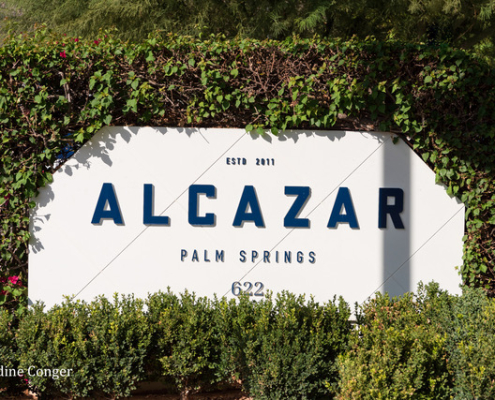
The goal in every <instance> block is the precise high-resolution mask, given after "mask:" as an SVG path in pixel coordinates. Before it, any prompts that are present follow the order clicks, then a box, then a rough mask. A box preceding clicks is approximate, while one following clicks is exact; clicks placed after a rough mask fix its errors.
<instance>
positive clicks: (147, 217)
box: [143, 183, 170, 225]
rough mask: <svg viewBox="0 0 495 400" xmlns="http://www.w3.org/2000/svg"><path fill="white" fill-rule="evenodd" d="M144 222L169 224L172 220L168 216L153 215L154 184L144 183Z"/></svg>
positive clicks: (147, 223) (148, 223)
mask: <svg viewBox="0 0 495 400" xmlns="http://www.w3.org/2000/svg"><path fill="white" fill-rule="evenodd" d="M143 224H145V225H169V224H170V220H169V218H168V217H166V216H159V215H153V185H151V184H149V183H145V184H144V210H143Z"/></svg>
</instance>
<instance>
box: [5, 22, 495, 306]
mask: <svg viewBox="0 0 495 400" xmlns="http://www.w3.org/2000/svg"><path fill="white" fill-rule="evenodd" d="M106 125H141V126H142V125H152V126H179V127H183V126H189V127H244V128H246V130H247V131H257V132H259V133H261V134H263V133H264V132H265V130H266V129H271V131H272V133H274V134H277V133H278V132H280V131H282V130H285V129H295V128H297V129H348V130H366V131H374V130H380V131H389V132H393V133H396V134H398V135H400V136H401V137H402V138H403V139H404V140H405V141H406V142H407V143H408V144H409V145H410V146H411V147H412V148H413V149H414V150H415V151H416V152H417V153H418V154H420V155H421V156H422V157H423V159H424V160H425V162H427V163H428V164H429V165H430V167H431V168H432V169H433V170H434V171H435V172H436V176H437V180H438V181H439V182H441V183H443V184H445V185H446V186H447V188H448V193H449V194H450V195H455V196H457V197H458V198H459V199H461V201H462V202H464V204H465V205H466V207H467V213H466V235H465V237H464V262H463V265H462V266H461V272H462V276H463V278H464V281H465V283H466V284H469V285H472V286H481V287H483V288H485V289H486V290H487V291H488V293H489V294H491V295H495V281H494V278H495V269H494V267H495V263H494V261H495V243H494V241H493V237H494V232H495V191H494V172H495V169H494V163H495V157H493V154H494V150H495V140H494V135H495V72H494V71H493V70H492V69H490V67H489V66H488V65H486V64H485V63H484V62H483V61H482V60H480V59H477V58H475V57H474V56H472V55H470V54H468V53H466V52H463V51H460V50H455V49H452V48H449V47H446V46H440V47H438V46H437V47H428V46H421V45H409V44H404V43H400V42H396V41H388V42H379V41H375V40H372V39H369V40H365V41H351V42H339V41H326V40H319V39H313V40H307V39H298V38H290V39H287V40H286V41H283V42H279V41H269V40H268V41H256V40H224V39H222V38H221V37H211V38H210V39H209V40H203V41H199V40H197V39H192V38H188V37H178V36H168V37H167V38H166V39H165V40H163V39H157V38H154V37H150V38H149V39H148V40H146V41H144V42H143V43H139V44H136V43H128V42H122V41H118V40H114V39H113V38H112V34H111V32H107V33H106V34H105V33H102V35H101V37H98V38H94V39H93V40H82V39H81V40H80V39H78V38H72V37H66V36H60V35H54V34H52V33H50V32H49V31H47V30H46V29H43V28H42V29H39V30H37V31H36V32H35V33H34V34H32V35H24V36H17V37H11V38H9V39H8V40H7V41H6V42H5V43H4V45H3V46H2V47H0V132H1V143H0V159H1V163H0V217H1V226H0V275H1V276H3V277H4V278H5V277H9V276H17V277H19V282H21V283H22V282H24V283H25V282H26V279H27V274H28V241H29V209H30V208H31V207H33V206H34V203H33V200H32V199H33V198H34V197H35V196H36V194H37V190H38V188H40V187H42V186H43V185H45V184H47V183H48V182H50V181H51V179H52V178H51V175H52V173H53V172H54V171H55V170H56V169H57V168H58V167H59V166H60V164H61V163H63V161H64V159H66V158H67V157H69V156H70V155H71V154H72V153H73V152H74V151H76V150H77V149H78V148H79V147H80V146H81V145H82V144H83V143H84V142H86V141H87V140H88V139H90V138H91V137H92V135H93V134H94V133H96V132H97V131H98V130H99V129H101V128H102V127H103V126H106ZM16 282H17V281H16ZM0 302H1V300H0Z"/></svg>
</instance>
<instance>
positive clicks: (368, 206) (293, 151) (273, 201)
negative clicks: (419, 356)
mask: <svg viewBox="0 0 495 400" xmlns="http://www.w3.org/2000/svg"><path fill="white" fill-rule="evenodd" d="M36 203H37V206H36V208H35V209H34V210H33V212H32V215H31V235H32V238H31V242H30V255H29V298H30V300H31V301H33V302H34V301H37V300H42V301H44V302H45V303H46V304H47V305H48V306H51V305H53V304H55V303H60V302H61V301H62V300H63V296H64V295H74V296H76V298H80V299H85V300H91V299H93V298H94V297H95V296H96V295H100V294H104V295H107V296H111V295H112V294H113V293H115V292H118V293H134V294H135V295H136V296H138V297H145V296H146V295H147V294H148V293H151V292H156V291H159V290H162V291H164V290H167V287H170V288H171V290H173V291H174V292H176V293H178V292H182V291H184V290H189V291H193V292H196V293H197V294H198V295H200V296H203V295H206V296H213V295H214V294H217V295H218V296H223V295H225V296H228V297H233V296H236V295H238V294H239V293H240V292H242V291H245V292H247V293H248V294H250V295H251V296H253V298H262V297H263V296H264V295H265V294H266V293H267V291H272V292H279V291H282V290H288V291H291V292H294V293H300V294H303V293H304V294H307V295H313V296H314V297H315V298H316V300H318V301H325V300H328V299H331V298H333V296H334V295H343V296H344V298H345V300H346V301H348V302H351V303H352V302H355V301H357V302H363V301H364V300H366V299H367V298H368V297H369V296H371V295H373V294H374V293H375V292H376V291H382V292H385V291H386V292H388V293H390V294H392V295H397V294H401V293H404V292H406V291H409V290H415V288H416V286H417V283H418V282H419V281H423V282H425V283H426V282H429V281H431V280H435V281H437V282H439V283H440V285H441V287H442V288H445V289H447V290H449V291H450V292H453V293H458V292H459V284H460V277H459V275H458V272H457V271H456V270H455V267H456V266H459V265H461V264H462V236H463V232H464V206H463V205H462V204H461V203H460V202H459V201H458V200H457V199H455V198H451V197H449V196H448V195H447V194H446V191H445V188H444V187H443V186H441V185H438V184H436V183H435V175H434V173H433V172H432V171H431V170H430V169H429V168H428V167H427V166H426V165H425V164H424V163H423V161H422V160H421V159H420V158H419V157H418V156H417V155H416V154H415V153H414V152H413V151H412V150H411V149H410V148H409V147H408V146H407V145H406V144H405V143H404V142H402V141H401V140H399V141H398V142H397V143H396V144H394V143H393V136H392V135H391V134H388V133H366V132H344V131H294V132H285V133H283V134H280V135H279V136H272V135H270V134H266V135H263V136H259V135H252V134H249V133H246V132H245V131H244V130H238V129H198V130H195V129H181V128H150V127H146V128H145V127H141V128H138V127H108V128H105V129H103V130H102V131H100V132H99V133H98V134H97V135H95V137H94V138H93V139H92V140H91V141H89V142H88V143H86V144H85V145H84V146H83V147H82V148H81V149H80V150H79V151H78V152H77V153H76V154H75V155H74V156H73V157H72V158H71V159H70V160H68V161H67V162H66V163H65V164H64V165H63V166H61V168H60V169H59V170H58V171H57V172H56V173H55V174H54V181H53V183H52V184H50V185H49V186H47V187H45V188H43V189H41V192H40V194H39V196H38V198H37V199H36Z"/></svg>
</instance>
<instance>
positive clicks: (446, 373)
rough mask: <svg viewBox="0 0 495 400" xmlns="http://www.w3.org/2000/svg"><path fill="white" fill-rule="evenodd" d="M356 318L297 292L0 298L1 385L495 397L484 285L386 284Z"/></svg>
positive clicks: (89, 393)
mask: <svg viewBox="0 0 495 400" xmlns="http://www.w3.org/2000/svg"><path fill="white" fill-rule="evenodd" d="M349 317H350V309H349V307H348V305H347V304H346V303H345V302H344V301H343V300H342V299H340V300H339V301H337V300H334V301H331V302H328V303H325V304H317V303H315V302H313V301H312V300H311V299H310V300H305V299H304V298H303V297H300V296H295V295H292V294H290V293H282V294H280V295H278V296H277V297H275V298H272V297H270V296H269V297H268V298H266V299H265V300H262V301H260V302H253V301H252V300H250V299H249V298H248V297H241V298H240V299H237V301H236V300H230V301H228V300H226V299H213V300H209V299H207V298H197V297H195V296H194V295H193V294H189V293H185V294H182V295H179V296H177V295H174V294H173V293H170V292H167V293H157V294H154V295H151V296H149V298H148V299H147V300H146V301H142V300H136V299H134V298H132V297H124V296H123V297H117V296H116V297H115V298H114V300H113V301H112V302H110V301H108V300H107V299H105V298H98V299H96V300H94V301H93V302H91V303H85V302H81V301H77V302H73V301H67V302H64V303H63V304H62V305H59V306H55V307H53V308H52V309H50V310H44V309H43V307H42V306H40V305H35V306H33V307H30V309H29V310H28V311H27V312H26V313H25V315H24V316H23V317H22V318H21V319H20V322H19V324H18V325H15V324H13V320H12V316H11V314H10V313H9V312H7V311H5V310H1V311H0V333H1V334H2V335H1V336H0V340H1V346H0V363H1V365H2V366H3V368H4V371H6V370H7V369H9V370H19V369H23V370H24V376H23V377H16V376H13V375H12V373H11V374H10V377H9V376H7V375H6V373H5V372H3V375H4V376H3V377H2V378H1V380H0V383H1V384H2V387H3V388H6V389H7V390H6V391H3V392H0V395H1V394H12V393H16V392H19V390H21V389H26V388H27V387H29V388H30V389H31V390H33V391H34V392H36V393H38V394H39V395H40V396H41V397H42V398H54V397H56V396H65V397H70V398H81V397H85V398H88V397H89V398H93V397H96V396H105V397H112V398H120V397H125V396H129V395H132V392H133V390H134V389H136V387H137V386H138V385H139V383H141V382H144V381H161V382H163V383H164V384H165V386H166V387H168V389H169V390H170V391H171V392H174V393H180V394H181V398H184V399H186V398H188V397H189V395H191V394H193V393H194V392H197V391H199V390H201V391H205V390H206V391H207V390H211V389H216V388H228V387H234V386H236V385H238V384H239V382H240V383H241V385H242V388H243V389H244V391H245V392H246V393H247V394H249V395H250V396H252V397H254V398H256V399H274V400H275V399H282V398H283V399H320V398H321V399H380V398H381V399H451V398H462V399H473V400H474V399H487V400H489V399H493V398H494V396H495V384H494V382H495V354H494V353H495V350H494V349H495V300H493V299H490V298H487V297H486V294H485V293H484V292H483V291H482V290H481V289H470V288H466V290H465V292H464V293H463V294H462V295H460V296H452V295H449V294H448V293H446V292H443V291H441V290H439V288H438V285H436V284H430V285H428V286H427V287H423V286H420V288H419V290H418V294H417V295H413V294H410V293H408V294H405V295H404V296H402V297H398V298H394V299H390V298H389V297H388V296H384V295H379V294H378V295H377V296H376V297H375V298H374V299H372V300H370V301H369V302H367V303H366V304H364V305H363V306H362V307H361V308H360V309H359V310H357V324H354V325H351V323H350V322H349ZM39 370H40V371H44V370H50V371H51V372H50V373H49V374H47V373H46V372H45V373H39V374H38V372H37V371H39ZM54 371H58V372H54ZM62 371H70V373H67V372H62Z"/></svg>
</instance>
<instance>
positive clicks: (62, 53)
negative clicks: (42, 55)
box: [60, 50, 67, 58]
mask: <svg viewBox="0 0 495 400" xmlns="http://www.w3.org/2000/svg"><path fill="white" fill-rule="evenodd" d="M60 57H62V58H67V54H65V50H64V51H61V52H60Z"/></svg>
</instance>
